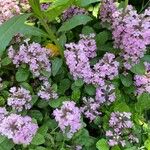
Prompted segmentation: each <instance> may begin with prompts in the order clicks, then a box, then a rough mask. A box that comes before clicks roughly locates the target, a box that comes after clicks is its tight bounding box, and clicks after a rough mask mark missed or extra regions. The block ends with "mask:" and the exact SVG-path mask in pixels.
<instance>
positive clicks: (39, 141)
mask: <svg viewBox="0 0 150 150" xmlns="http://www.w3.org/2000/svg"><path fill="white" fill-rule="evenodd" d="M43 143H45V139H44V136H43V135H41V134H39V133H37V134H36V135H35V136H34V138H33V139H32V142H31V144H33V145H42V144H43Z"/></svg>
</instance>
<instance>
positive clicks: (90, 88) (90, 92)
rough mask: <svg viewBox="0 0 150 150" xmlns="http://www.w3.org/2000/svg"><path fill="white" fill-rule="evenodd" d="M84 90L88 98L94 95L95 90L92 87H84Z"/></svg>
mask: <svg viewBox="0 0 150 150" xmlns="http://www.w3.org/2000/svg"><path fill="white" fill-rule="evenodd" d="M84 90H85V92H86V93H87V94H88V95H90V96H93V95H95V92H96V88H95V87H94V86H93V85H85V88H84Z"/></svg>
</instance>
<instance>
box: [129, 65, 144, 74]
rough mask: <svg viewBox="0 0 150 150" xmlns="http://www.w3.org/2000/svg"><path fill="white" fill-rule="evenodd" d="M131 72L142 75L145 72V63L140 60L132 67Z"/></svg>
mask: <svg viewBox="0 0 150 150" xmlns="http://www.w3.org/2000/svg"><path fill="white" fill-rule="evenodd" d="M131 72H133V73H135V74H140V75H143V74H145V65H144V63H143V62H140V63H139V64H136V65H134V66H133V67H132V68H131Z"/></svg>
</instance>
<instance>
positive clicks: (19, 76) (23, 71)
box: [16, 67, 30, 82]
mask: <svg viewBox="0 0 150 150" xmlns="http://www.w3.org/2000/svg"><path fill="white" fill-rule="evenodd" d="M29 74H30V72H29V70H28V69H27V68H22V67H20V68H19V69H18V71H17V73H16V80H17V81H18V82H24V81H26V80H27V79H28V77H29Z"/></svg>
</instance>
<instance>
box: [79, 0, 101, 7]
mask: <svg viewBox="0 0 150 150" xmlns="http://www.w3.org/2000/svg"><path fill="white" fill-rule="evenodd" d="M95 2H100V0H77V1H76V4H77V5H78V6H80V7H86V6H88V5H90V4H92V3H95Z"/></svg>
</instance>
